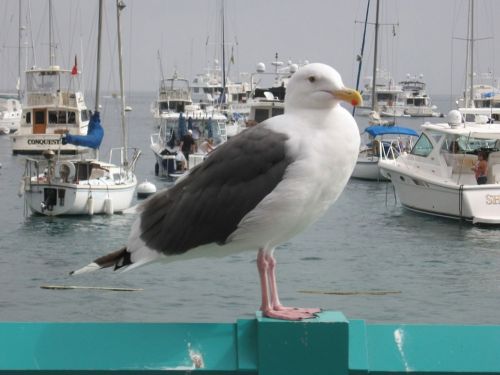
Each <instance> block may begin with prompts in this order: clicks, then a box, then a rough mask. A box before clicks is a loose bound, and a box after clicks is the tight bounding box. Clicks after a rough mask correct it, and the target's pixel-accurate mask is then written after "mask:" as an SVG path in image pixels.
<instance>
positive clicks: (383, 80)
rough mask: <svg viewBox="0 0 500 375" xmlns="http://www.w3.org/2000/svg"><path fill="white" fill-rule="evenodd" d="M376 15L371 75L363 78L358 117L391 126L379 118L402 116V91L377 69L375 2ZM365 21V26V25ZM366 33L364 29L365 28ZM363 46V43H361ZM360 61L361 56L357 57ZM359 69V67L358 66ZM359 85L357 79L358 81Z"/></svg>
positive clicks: (384, 73) (383, 72) (383, 71)
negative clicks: (361, 116) (361, 98)
mask: <svg viewBox="0 0 500 375" xmlns="http://www.w3.org/2000/svg"><path fill="white" fill-rule="evenodd" d="M369 6H370V2H368V4H367V12H366V17H368V8H369ZM375 9H376V14H375V45H374V53H373V74H372V76H371V77H366V78H365V84H364V90H363V105H362V106H359V107H358V110H359V112H358V113H359V114H360V115H368V116H369V117H370V122H371V123H372V124H377V125H393V124H394V123H393V122H392V123H388V122H387V121H384V120H381V119H380V117H381V116H385V117H392V118H394V117H401V116H403V115H404V110H403V106H404V103H403V101H402V94H403V89H402V87H401V86H400V85H398V84H397V83H396V82H395V81H394V79H393V78H392V77H391V75H390V74H389V72H387V71H385V70H383V69H379V68H378V62H377V58H378V39H379V38H378V30H379V26H380V23H379V9H380V2H379V0H377V1H376V8H375ZM366 21H367V19H366V20H365V25H366ZM365 32H366V28H365ZM363 44H364V41H363ZM359 59H362V56H359ZM360 67H361V65H360ZM358 83H359V79H358Z"/></svg>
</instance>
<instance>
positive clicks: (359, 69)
mask: <svg viewBox="0 0 500 375" xmlns="http://www.w3.org/2000/svg"><path fill="white" fill-rule="evenodd" d="M369 11H370V0H368V4H367V6H366V15H365V26H364V30H363V40H362V42H361V52H360V54H359V55H358V61H359V65H358V75H357V77H356V91H359V80H360V77H361V68H362V65H363V54H364V51H365V41H366V25H367V24H368V22H367V21H368V14H369ZM355 112H356V106H353V107H352V115H353V116H354V114H355Z"/></svg>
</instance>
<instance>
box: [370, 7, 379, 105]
mask: <svg viewBox="0 0 500 375" xmlns="http://www.w3.org/2000/svg"><path fill="white" fill-rule="evenodd" d="M379 5H380V3H379V0H377V6H376V9H377V10H376V13H375V48H374V50H373V77H372V111H375V110H378V108H376V104H375V103H376V102H377V99H376V96H375V86H376V85H377V49H378V27H379V24H378V15H379V8H380V6H379Z"/></svg>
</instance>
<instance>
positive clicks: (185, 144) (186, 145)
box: [180, 129, 195, 167]
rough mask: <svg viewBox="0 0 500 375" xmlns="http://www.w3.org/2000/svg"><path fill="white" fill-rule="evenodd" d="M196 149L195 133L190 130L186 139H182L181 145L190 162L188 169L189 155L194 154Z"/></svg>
mask: <svg viewBox="0 0 500 375" xmlns="http://www.w3.org/2000/svg"><path fill="white" fill-rule="evenodd" d="M194 147H195V142H194V139H193V131H192V130H191V129H189V130H188V131H187V134H186V135H185V136H184V137H182V140H181V144H180V148H181V151H182V153H183V154H184V157H185V158H186V160H187V162H188V167H189V154H192V153H193V152H194Z"/></svg>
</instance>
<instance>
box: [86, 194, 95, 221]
mask: <svg viewBox="0 0 500 375" xmlns="http://www.w3.org/2000/svg"><path fill="white" fill-rule="evenodd" d="M87 212H88V213H89V215H90V216H92V215H94V198H92V195H91V196H89V199H87Z"/></svg>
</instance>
